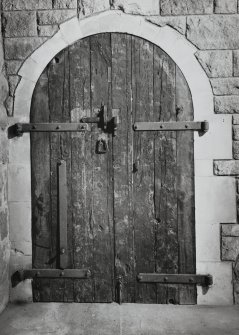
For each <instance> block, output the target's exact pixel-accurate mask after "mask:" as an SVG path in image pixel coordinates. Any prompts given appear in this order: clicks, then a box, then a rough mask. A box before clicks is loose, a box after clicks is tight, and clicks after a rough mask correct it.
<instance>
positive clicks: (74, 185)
mask: <svg viewBox="0 0 239 335" xmlns="http://www.w3.org/2000/svg"><path fill="white" fill-rule="evenodd" d="M70 104H71V122H80V119H81V118H82V117H84V116H90V40H89V39H84V40H81V41H79V42H77V43H75V44H74V45H72V46H71V47H70ZM91 136H92V134H91V132H86V133H75V134H72V140H71V141H72V142H71V150H72V176H71V193H72V204H71V205H72V225H73V245H72V247H73V250H72V252H73V267H74V268H88V269H90V270H93V260H94V255H93V251H94V250H93V244H94V231H93V221H92V215H91V210H92V206H93V202H92V201H93V200H92V192H93V186H92V175H93V167H92V150H91V146H92V143H91V141H92V139H91ZM74 301H75V302H93V301H94V282H93V279H87V280H77V279H76V280H74Z"/></svg>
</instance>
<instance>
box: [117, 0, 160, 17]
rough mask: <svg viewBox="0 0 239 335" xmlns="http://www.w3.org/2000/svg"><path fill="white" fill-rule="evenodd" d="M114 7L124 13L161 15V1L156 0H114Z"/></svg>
mask: <svg viewBox="0 0 239 335" xmlns="http://www.w3.org/2000/svg"><path fill="white" fill-rule="evenodd" d="M112 7H113V8H115V9H121V10H122V11H123V12H124V13H130V14H141V15H159V1H155V0H147V1H145V0H138V1H131V0H113V1H112Z"/></svg>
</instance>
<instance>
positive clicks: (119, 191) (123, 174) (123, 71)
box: [111, 34, 136, 302]
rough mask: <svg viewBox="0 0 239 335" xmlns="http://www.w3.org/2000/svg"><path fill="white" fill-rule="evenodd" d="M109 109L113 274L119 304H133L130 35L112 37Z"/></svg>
mask: <svg viewBox="0 0 239 335" xmlns="http://www.w3.org/2000/svg"><path fill="white" fill-rule="evenodd" d="M111 38H112V101H113V105H112V107H113V108H114V109H119V112H118V120H119V124H118V127H117V131H116V136H115V137H114V138H113V155H114V158H113V174H114V222H115V229H114V232H115V251H116V252H115V275H116V280H117V278H119V277H122V302H134V301H135V277H136V274H135V260H134V229H133V220H132V219H133V218H132V195H133V194H132V177H133V174H132V170H133V164H132V159H133V157H132V155H133V134H132V132H133V129H132V115H131V39H132V38H131V36H127V35H125V34H112V37H111Z"/></svg>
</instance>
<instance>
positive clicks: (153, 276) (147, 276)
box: [137, 273, 213, 286]
mask: <svg viewBox="0 0 239 335" xmlns="http://www.w3.org/2000/svg"><path fill="white" fill-rule="evenodd" d="M137 279H138V282H139V283H161V284H197V285H201V286H210V285H212V284H213V277H212V276H211V275H210V274H207V275H200V274H166V273H139V275H138V276H137Z"/></svg>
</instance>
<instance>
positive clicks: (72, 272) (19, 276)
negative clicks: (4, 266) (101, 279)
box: [11, 269, 91, 287]
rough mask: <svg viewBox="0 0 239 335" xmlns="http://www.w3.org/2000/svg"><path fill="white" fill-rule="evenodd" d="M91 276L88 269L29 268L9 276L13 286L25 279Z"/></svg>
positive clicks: (83, 277) (81, 277)
mask: <svg viewBox="0 0 239 335" xmlns="http://www.w3.org/2000/svg"><path fill="white" fill-rule="evenodd" d="M90 276H91V272H90V270H89V269H64V270H61V269H30V270H20V271H16V272H14V274H13V275H12V277H11V281H12V286H13V287H15V286H17V284H19V283H20V282H21V281H23V280H25V279H34V278H69V279H73V278H77V279H88V278H90Z"/></svg>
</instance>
